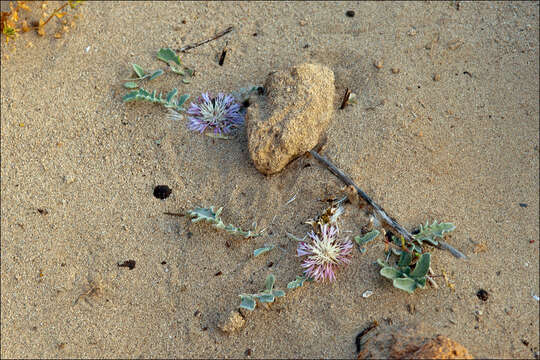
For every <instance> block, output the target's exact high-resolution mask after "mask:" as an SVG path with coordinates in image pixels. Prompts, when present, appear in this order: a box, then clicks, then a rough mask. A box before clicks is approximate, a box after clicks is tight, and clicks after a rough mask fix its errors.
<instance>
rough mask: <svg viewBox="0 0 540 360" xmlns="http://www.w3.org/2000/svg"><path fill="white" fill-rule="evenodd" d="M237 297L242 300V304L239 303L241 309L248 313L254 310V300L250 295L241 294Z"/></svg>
mask: <svg viewBox="0 0 540 360" xmlns="http://www.w3.org/2000/svg"><path fill="white" fill-rule="evenodd" d="M239 296H240V298H241V299H242V302H241V303H240V307H241V308H244V309H247V310H250V311H253V310H254V309H255V306H256V304H255V299H254V298H253V296H252V295H249V294H241V295H239Z"/></svg>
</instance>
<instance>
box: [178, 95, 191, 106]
mask: <svg viewBox="0 0 540 360" xmlns="http://www.w3.org/2000/svg"><path fill="white" fill-rule="evenodd" d="M188 98H189V95H188V94H184V95H182V96H180V98H179V99H178V102H177V103H176V107H178V108H179V107H182V105H184V103H185V102H186V100H187V99H188Z"/></svg>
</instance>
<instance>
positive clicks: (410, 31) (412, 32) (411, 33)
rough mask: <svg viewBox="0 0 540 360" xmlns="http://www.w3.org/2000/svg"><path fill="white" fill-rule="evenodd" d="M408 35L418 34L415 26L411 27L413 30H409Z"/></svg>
mask: <svg viewBox="0 0 540 360" xmlns="http://www.w3.org/2000/svg"><path fill="white" fill-rule="evenodd" d="M407 35H409V36H415V35H416V29H415V28H411V30H409V31H408V32H407Z"/></svg>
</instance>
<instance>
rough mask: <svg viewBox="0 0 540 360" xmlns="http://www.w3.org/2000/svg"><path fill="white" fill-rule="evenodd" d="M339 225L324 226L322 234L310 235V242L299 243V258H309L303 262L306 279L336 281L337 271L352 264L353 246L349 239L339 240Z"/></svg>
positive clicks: (312, 233) (313, 233)
mask: <svg viewBox="0 0 540 360" xmlns="http://www.w3.org/2000/svg"><path fill="white" fill-rule="evenodd" d="M338 235H339V229H338V227H337V225H330V224H324V225H322V227H321V231H320V234H316V233H315V232H314V231H312V232H310V233H308V236H309V239H310V241H307V242H299V243H298V248H297V250H296V252H297V255H298V256H307V258H305V259H304V260H303V262H302V265H301V266H302V267H303V268H304V274H305V275H306V277H309V278H313V279H315V280H316V281H326V280H328V281H330V282H331V281H334V280H335V279H336V270H337V269H338V268H339V267H340V266H343V265H346V264H348V263H350V257H351V256H352V249H353V244H352V242H351V241H350V240H349V239H340V238H339V236H338Z"/></svg>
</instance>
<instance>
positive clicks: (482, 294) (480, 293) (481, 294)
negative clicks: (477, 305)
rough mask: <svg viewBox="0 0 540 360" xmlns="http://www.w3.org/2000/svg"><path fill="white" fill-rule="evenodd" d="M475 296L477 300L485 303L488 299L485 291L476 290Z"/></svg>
mask: <svg viewBox="0 0 540 360" xmlns="http://www.w3.org/2000/svg"><path fill="white" fill-rule="evenodd" d="M476 296H478V298H479V299H480V300H482V301H487V299H488V297H489V294H488V292H487V291H486V290H484V289H480V290H478V292H477V293H476Z"/></svg>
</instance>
